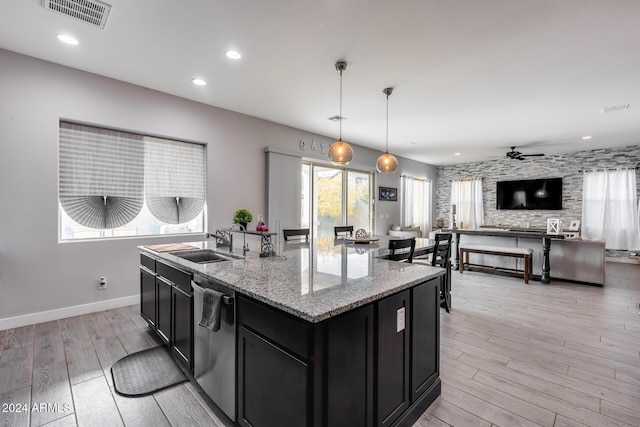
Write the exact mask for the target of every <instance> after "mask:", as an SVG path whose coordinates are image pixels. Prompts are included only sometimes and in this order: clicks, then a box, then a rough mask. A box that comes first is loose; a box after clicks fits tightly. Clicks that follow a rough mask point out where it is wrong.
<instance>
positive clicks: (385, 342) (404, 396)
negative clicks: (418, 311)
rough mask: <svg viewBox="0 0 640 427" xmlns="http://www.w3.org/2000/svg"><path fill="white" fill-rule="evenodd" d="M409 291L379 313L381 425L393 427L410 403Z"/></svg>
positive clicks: (383, 305) (379, 305)
mask: <svg viewBox="0 0 640 427" xmlns="http://www.w3.org/2000/svg"><path fill="white" fill-rule="evenodd" d="M409 298H410V293H409V291H404V292H400V293H398V294H395V295H392V296H390V297H387V298H385V299H383V300H380V301H379V302H378V303H377V304H376V310H377V316H376V317H377V326H378V333H377V340H376V343H377V345H376V352H377V355H378V357H377V359H378V361H377V362H378V363H377V374H378V375H377V376H376V378H377V383H376V389H377V390H378V393H377V397H378V399H377V402H376V410H377V417H376V420H377V423H376V424H377V425H379V426H389V425H391V424H392V423H393V422H394V421H395V420H396V419H397V418H398V417H399V416H400V415H401V414H402V413H403V412H404V411H406V410H407V408H408V407H409V405H410V403H411V401H410V391H411V390H410V387H409V352H410V347H409V343H410V336H409V331H410V330H411V325H410V324H409V323H408V320H410V317H409V311H410V305H409V304H410V301H409Z"/></svg>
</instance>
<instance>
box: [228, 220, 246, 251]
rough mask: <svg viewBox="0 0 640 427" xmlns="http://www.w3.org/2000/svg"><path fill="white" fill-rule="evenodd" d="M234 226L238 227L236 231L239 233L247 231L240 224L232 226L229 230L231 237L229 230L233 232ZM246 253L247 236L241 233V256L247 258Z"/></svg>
mask: <svg viewBox="0 0 640 427" xmlns="http://www.w3.org/2000/svg"><path fill="white" fill-rule="evenodd" d="M236 226H238V229H239V230H240V231H247V229H246V228H244V227H243V226H242V224H233V225H232V226H231V228H230V229H229V235H231V230H233V228H234V227H236ZM247 252H249V244H248V243H247V234H246V233H242V255H243V256H247Z"/></svg>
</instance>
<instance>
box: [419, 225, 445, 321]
mask: <svg viewBox="0 0 640 427" xmlns="http://www.w3.org/2000/svg"><path fill="white" fill-rule="evenodd" d="M435 241H436V243H435V246H434V248H433V253H432V254H431V263H430V264H431V265H432V266H434V267H442V268H444V269H445V274H444V275H443V276H440V307H443V308H444V309H445V310H447V313H449V309H450V308H451V233H436V234H435ZM416 263H417V264H422V263H421V262H418V261H416Z"/></svg>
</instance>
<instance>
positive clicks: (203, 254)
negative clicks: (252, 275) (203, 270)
mask: <svg viewBox="0 0 640 427" xmlns="http://www.w3.org/2000/svg"><path fill="white" fill-rule="evenodd" d="M171 255H174V256H177V257H178V258H182V259H185V260H187V261H191V262H195V263H197V264H206V263H210V262H222V261H232V260H234V259H242V257H239V256H236V255H232V254H221V253H220V252H217V251H214V250H213V249H200V250H197V251H188V252H186V251H185V252H172V253H171Z"/></svg>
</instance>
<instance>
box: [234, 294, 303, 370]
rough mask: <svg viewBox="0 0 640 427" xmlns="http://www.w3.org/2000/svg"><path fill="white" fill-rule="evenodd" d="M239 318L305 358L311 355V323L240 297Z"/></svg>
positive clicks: (241, 321)
mask: <svg viewBox="0 0 640 427" xmlns="http://www.w3.org/2000/svg"><path fill="white" fill-rule="evenodd" d="M239 300H240V301H239V305H238V318H239V320H240V323H241V324H245V325H247V326H248V327H250V328H251V329H252V330H254V331H256V332H258V333H260V334H261V335H263V336H265V337H267V338H269V339H270V340H271V341H273V342H276V343H278V345H281V346H283V347H284V348H287V349H289V350H290V351H292V352H293V353H295V354H297V355H299V356H302V357H304V358H308V357H309V345H308V343H309V325H308V324H306V323H304V322H303V321H301V320H298V319H294V318H291V317H288V316H287V315H285V314H283V313H281V312H277V311H275V309H272V308H270V307H268V306H265V305H263V304H260V303H258V302H254V301H252V300H249V299H247V298H243V297H240V298H239Z"/></svg>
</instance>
